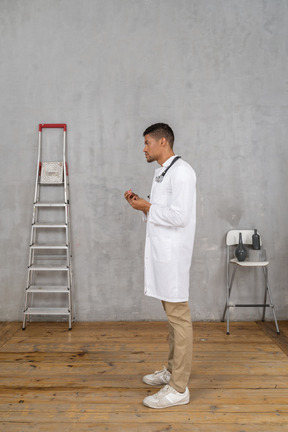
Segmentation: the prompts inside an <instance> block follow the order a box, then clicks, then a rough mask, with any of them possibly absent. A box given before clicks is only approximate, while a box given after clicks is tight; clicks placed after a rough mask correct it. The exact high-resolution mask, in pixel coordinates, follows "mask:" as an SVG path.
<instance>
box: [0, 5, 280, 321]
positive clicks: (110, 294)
mask: <svg viewBox="0 0 288 432" xmlns="http://www.w3.org/2000/svg"><path fill="white" fill-rule="evenodd" d="M0 32H1V37H0V55H1V57H0V59H1V61H0V80H1V84H0V85H1V106H0V110H1V112H0V122H1V140H0V146H1V158H0V173H1V183H0V191H1V192H0V193H1V210H0V211H1V213H0V227H1V229H0V248H1V260H0V265H1V270H0V295H1V302H0V320H21V319H22V307H23V299H24V289H25V283H26V271H27V263H28V244H29V237H30V223H31V215H32V200H33V192H34V177H35V172H36V157H37V138H38V131H37V128H38V124H39V123H53V122H56V123H62V122H63V123H67V125H68V161H69V168H70V187H71V214H72V231H73V249H74V279H75V292H74V302H75V315H76V319H77V320H79V321H80V320H126V319H127V320H142V319H162V318H164V315H163V312H162V310H161V305H160V302H158V301H157V300H154V299H149V298H145V297H144V295H143V265H142V260H143V248H144V238H145V226H144V225H143V224H142V221H141V217H140V215H139V214H138V213H136V212H133V210H132V209H131V208H130V207H129V206H128V205H127V203H126V202H125V201H124V198H123V193H124V191H125V190H126V189H129V188H133V189H134V190H135V191H136V192H138V193H139V194H140V195H143V196H146V195H147V194H148V193H149V191H150V185H151V176H152V174H153V171H154V169H155V168H156V166H155V165H148V164H147V163H146V161H145V158H144V155H143V153H142V149H143V140H142V132H143V130H144V129H145V128H146V126H148V125H150V124H151V123H153V122H157V121H164V122H168V123H169V124H170V125H171V126H172V127H173V129H174V131H175V135H176V144H175V151H176V152H177V153H178V154H180V155H182V157H183V158H184V159H186V160H187V161H188V162H190V163H191V165H192V166H193V167H194V169H195V171H196V173H197V176H198V210H197V214H198V225H197V235H196V241H195V253H194V257H193V265H192V268H191V307H192V315H193V319H194V320H210V319H212V320H218V319H220V317H221V314H222V310H223V306H224V303H225V266H224V265H225V242H224V240H225V233H226V232H227V230H229V229H230V228H239V227H241V228H254V227H255V228H258V229H259V231H260V232H261V233H262V235H263V240H264V242H265V243H266V248H267V250H268V255H269V259H270V284H271V287H272V288H273V290H274V300H275V304H276V307H277V312H278V316H279V318H282V319H287V318H288V288H287V286H288V266H287V260H288V255H287V249H288V218H287V213H288V196H287V184H288V170H287V153H288V146H287V136H288V121H287V117H288V80H287V77H288V61H287V60H288V59H287V56H288V2H287V0H253V1H251V0H201V1H200V0H1V1H0ZM47 140H48V144H49V143H50V138H47ZM51 140H52V139H51ZM248 279H249V276H248ZM250 279H251V278H250ZM252 282H253V287H252V288H251V287H250V288H248V287H247V286H246V285H245V279H244V278H243V277H239V278H238V279H237V286H238V288H240V289H239V291H240V297H241V298H242V299H244V300H245V299H247V298H249V299H251V298H252V300H253V299H256V298H258V294H257V292H258V293H259V292H260V293H262V291H261V288H260V276H257V277H256V278H252ZM260 316H261V315H260V312H259V311H257V310H254V309H253V310H252V309H249V310H243V309H241V310H238V311H235V312H234V314H233V318H235V319H258V318H259V317H260ZM268 316H269V317H271V315H270V314H269V311H268Z"/></svg>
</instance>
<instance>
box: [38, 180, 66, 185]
mask: <svg viewBox="0 0 288 432" xmlns="http://www.w3.org/2000/svg"><path fill="white" fill-rule="evenodd" d="M38 184H39V185H40V186H63V185H64V182H63V181H62V182H54V183H53V182H51V183H43V182H41V181H39V183H38Z"/></svg>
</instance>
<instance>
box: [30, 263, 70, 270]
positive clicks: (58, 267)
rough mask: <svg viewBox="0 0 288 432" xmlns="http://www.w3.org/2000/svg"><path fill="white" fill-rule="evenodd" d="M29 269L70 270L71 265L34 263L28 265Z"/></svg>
mask: <svg viewBox="0 0 288 432" xmlns="http://www.w3.org/2000/svg"><path fill="white" fill-rule="evenodd" d="M28 270H37V271H59V270H60V271H68V270H69V267H67V266H65V265H51V264H45V265H44V264H43V265H42V264H32V265H31V266H30V267H28Z"/></svg>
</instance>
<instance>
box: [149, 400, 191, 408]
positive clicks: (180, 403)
mask: <svg viewBox="0 0 288 432" xmlns="http://www.w3.org/2000/svg"><path fill="white" fill-rule="evenodd" d="M189 403H190V399H189V400H188V401H183V402H177V403H174V404H170V405H166V406H165V407H159V406H153V405H149V404H148V403H145V402H144V401H143V405H144V406H146V407H148V408H154V409H165V408H170V407H173V406H178V405H187V404H189Z"/></svg>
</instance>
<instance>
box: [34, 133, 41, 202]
mask: <svg viewBox="0 0 288 432" xmlns="http://www.w3.org/2000/svg"><path fill="white" fill-rule="evenodd" d="M41 147H42V132H41V131H40V129H39V133H38V156H37V172H36V181H35V191H34V203H36V202H37V196H38V189H39V176H40V174H41V160H40V159H41Z"/></svg>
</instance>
